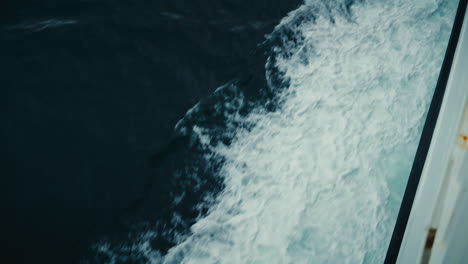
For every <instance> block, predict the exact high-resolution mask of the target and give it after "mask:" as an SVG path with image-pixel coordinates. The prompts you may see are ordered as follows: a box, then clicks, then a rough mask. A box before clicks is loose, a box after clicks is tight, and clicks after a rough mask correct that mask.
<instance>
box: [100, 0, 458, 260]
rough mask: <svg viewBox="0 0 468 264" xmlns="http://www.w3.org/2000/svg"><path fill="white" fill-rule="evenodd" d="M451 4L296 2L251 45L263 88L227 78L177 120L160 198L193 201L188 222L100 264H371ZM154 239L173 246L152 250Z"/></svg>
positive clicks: (384, 240)
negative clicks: (179, 142)
mask: <svg viewBox="0 0 468 264" xmlns="http://www.w3.org/2000/svg"><path fill="white" fill-rule="evenodd" d="M456 6H457V1H432V0H431V1H422V0H420V1H416V0H415V1H403V0H397V1H383V0H381V1H379V0H377V1H355V2H351V1H344V0H343V1H339V0H337V1H316V0H306V1H305V2H304V3H303V4H302V5H301V6H300V7H299V8H298V9H296V10H294V11H292V12H290V13H289V14H288V15H287V16H286V17H284V18H283V19H282V21H281V22H280V23H279V25H277V26H276V27H275V29H274V30H273V32H271V33H270V34H269V35H268V36H267V38H266V40H265V42H264V43H262V46H261V47H262V49H264V50H265V52H266V54H267V56H266V59H265V62H264V65H265V67H264V74H265V79H266V81H267V85H266V87H261V89H259V92H258V94H255V95H254V96H253V95H251V94H249V91H248V88H249V87H250V86H249V80H247V81H245V80H242V79H239V80H234V81H232V82H229V83H226V84H225V85H223V86H221V87H219V88H218V89H217V90H216V91H215V92H214V93H213V94H212V95H211V96H209V97H207V98H206V99H205V100H202V101H201V102H199V103H198V104H196V105H195V106H194V107H193V108H192V109H191V110H190V111H188V113H187V114H186V116H185V117H184V118H183V119H181V120H180V121H179V122H178V124H177V125H176V127H175V131H176V134H177V135H179V136H180V137H186V138H188V139H187V140H188V141H187V144H188V145H190V146H192V147H193V149H192V153H193V152H194V151H195V150H196V155H194V156H193V158H191V160H190V161H189V162H187V163H186V167H184V168H182V169H180V170H179V173H178V174H177V175H178V176H177V177H178V178H177V179H178V180H179V181H180V182H184V181H190V182H191V184H189V185H187V186H185V187H184V188H185V189H184V188H182V189H181V190H179V193H174V195H173V199H174V203H179V202H180V201H182V200H184V196H185V195H186V193H188V192H190V191H191V190H192V191H193V190H196V191H198V190H200V192H202V193H203V199H202V201H201V202H199V203H196V205H195V207H196V208H198V209H199V211H200V213H199V214H198V217H197V218H196V220H195V221H194V223H193V224H190V225H189V227H186V229H184V231H178V230H174V229H172V230H171V228H172V227H171V225H170V224H169V225H167V224H166V225H164V228H162V229H158V230H164V231H163V232H161V231H157V230H155V229H151V228H148V226H145V227H144V228H136V229H135V230H134V231H133V234H134V235H133V236H132V238H131V239H128V240H127V241H124V242H122V241H121V242H119V243H113V242H111V241H100V242H98V243H96V244H94V249H95V251H96V252H97V253H98V254H101V256H103V257H105V259H106V261H107V262H109V263H120V262H121V261H123V260H126V261H128V260H131V259H134V258H136V257H140V258H141V259H142V260H141V261H144V262H147V263H381V262H382V261H383V258H384V256H385V253H386V249H387V246H388V243H389V240H390V236H391V232H392V230H393V226H394V224H395V221H396V217H397V214H398V209H399V206H400V203H401V199H402V195H403V192H404V188H405V185H406V180H407V177H408V175H409V171H410V168H411V165H412V162H413V157H414V155H415V151H416V148H417V144H418V141H419V137H420V133H421V130H422V126H423V123H424V120H425V115H426V112H427V109H428V106H429V103H430V101H431V96H432V93H433V91H434V87H435V84H436V81H437V77H438V72H439V70H440V66H441V63H442V60H443V56H444V53H445V48H446V45H447V42H448V38H449V35H450V30H451V26H452V23H453V18H454V14H455V9H456ZM207 171H209V173H206V172H207ZM206 181H211V182H214V183H213V186H217V188H214V189H216V191H210V190H209V189H208V190H207V189H203V188H202V187H200V186H203V184H204V182H206ZM210 186H211V185H210ZM197 188H198V189H197ZM171 219H172V220H171V223H172V226H177V223H187V222H186V221H185V222H184V217H183V216H181V215H180V214H179V213H178V212H176V211H174V212H172V216H171ZM156 225H157V224H156ZM149 226H151V224H150V225H149ZM187 229H188V231H187ZM161 236H166V237H171V238H172V241H173V242H174V244H175V245H174V246H172V247H170V248H168V249H167V250H164V251H161V250H158V248H157V247H154V244H152V242H151V241H152V240H154V239H157V238H158V237H161Z"/></svg>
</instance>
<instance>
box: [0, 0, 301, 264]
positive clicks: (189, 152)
mask: <svg viewBox="0 0 468 264" xmlns="http://www.w3.org/2000/svg"><path fill="white" fill-rule="evenodd" d="M300 2H301V1H299V0H294V1H286V0H284V1H283V0H278V1H275V2H274V3H272V2H271V1H265V0H258V1H240V0H239V1H238V0H222V1H215V0H212V1H211V0H210V1H207V0H203V1H202V0H197V1H188V0H187V1H186V0H177V1H174V0H152V1H121V0H114V1H111V0H107V1H105V0H97V1H52V0H48V1H41V2H39V1H9V2H7V3H6V4H5V3H4V4H3V5H2V7H1V9H0V87H1V92H2V95H1V98H2V105H3V106H4V107H5V109H4V110H3V111H2V114H3V116H2V120H4V121H3V126H2V127H3V129H2V139H3V142H2V143H3V144H2V145H3V147H2V149H3V150H4V153H3V156H4V158H3V159H2V160H3V162H2V171H1V184H0V186H1V193H2V196H3V197H2V199H1V200H2V204H1V206H2V207H1V208H2V217H1V220H0V226H1V231H0V232H1V234H2V236H1V237H2V240H3V241H2V242H5V243H3V244H6V246H4V247H3V250H2V251H4V252H6V256H7V257H9V258H12V261H11V262H9V263H27V262H34V263H74V262H77V261H78V260H83V259H86V260H88V261H90V262H93V263H102V262H105V261H106V257H105V256H100V255H98V254H97V253H96V252H95V251H93V250H90V245H92V244H93V243H94V242H95V241H100V240H102V239H106V240H109V241H113V243H119V241H125V240H126V239H127V238H128V236H131V235H132V230H133V229H139V228H145V227H144V226H142V225H148V223H149V224H150V225H151V223H156V224H154V226H153V227H152V228H153V229H155V230H158V231H159V232H160V233H161V234H163V235H160V236H158V237H157V238H156V239H154V241H153V242H152V247H153V248H155V249H157V250H158V251H160V252H165V251H166V250H167V249H168V248H170V247H171V246H173V245H174V244H175V241H173V240H172V236H171V235H170V234H164V231H165V230H173V231H174V232H179V233H184V232H188V227H189V226H190V225H191V224H192V223H193V222H194V221H195V218H196V217H197V216H200V215H201V214H203V213H204V212H205V211H206V208H198V207H195V205H197V204H199V202H200V200H201V199H202V198H203V197H205V194H206V193H207V192H211V193H216V192H217V191H219V190H220V189H221V188H222V186H221V183H220V182H218V181H217V180H216V178H214V177H210V175H212V174H213V171H215V170H216V169H217V166H218V165H217V164H205V163H203V162H202V161H200V160H199V159H197V157H198V156H199V155H200V153H201V152H202V150H201V149H200V148H199V146H197V144H195V143H193V142H191V141H190V137H188V136H187V135H184V134H183V133H182V134H180V133H175V132H174V126H175V124H176V123H177V122H178V121H179V120H180V119H181V118H182V117H184V115H185V113H186V111H187V110H188V109H189V108H191V107H192V106H193V105H195V104H196V103H197V102H199V101H200V100H202V102H205V103H206V104H210V100H216V98H214V99H213V98H211V99H210V98H207V96H208V95H209V94H210V93H211V92H212V91H214V89H216V88H217V87H219V86H221V85H223V84H226V83H228V82H229V81H233V82H237V83H240V84H241V86H242V87H244V90H245V91H244V93H245V95H246V96H250V97H251V98H261V97H262V96H268V95H265V94H261V92H260V91H261V90H262V87H265V86H266V83H265V78H264V71H265V67H264V66H265V58H266V56H267V54H266V53H267V52H268V51H267V50H266V49H265V48H264V47H263V46H262V45H259V44H261V43H262V42H263V41H264V39H265V38H264V35H265V34H267V33H269V32H271V31H272V29H273V27H274V26H275V25H276V24H277V23H278V22H279V20H280V19H281V18H283V17H284V16H285V15H286V14H287V13H288V12H289V11H291V10H293V9H295V8H296V7H297V6H298V5H299V4H300ZM270 41H273V42H274V38H273V39H272V40H270ZM270 46H271V45H270ZM232 92H233V93H235V91H232ZM204 98H206V99H204ZM203 100H204V101H203ZM202 104H203V103H202ZM239 111H240V112H241V113H242V111H244V110H243V109H240V110H239ZM245 111H247V110H245ZM206 116H207V121H206V122H214V123H216V122H219V124H220V126H222V125H224V123H223V117H221V116H216V115H214V114H213V113H209V112H208V113H206ZM187 122H190V120H188V121H187ZM198 122H202V121H200V120H198ZM220 140H225V141H226V143H227V144H228V143H229V142H228V141H229V136H226V137H224V138H220ZM199 163H200V164H199ZM188 165H190V166H188ZM184 168H198V169H197V170H199V171H197V173H199V174H202V175H206V177H203V179H204V180H203V181H202V182H201V183H200V182H193V181H191V180H190V179H187V178H184V179H183V180H181V179H180V175H181V174H180V173H181V172H180V171H181V170H183V169H184ZM187 186H189V187H190V186H197V188H188V187H187ZM181 194H183V197H182V198H181V199H180V200H178V202H177V203H175V202H174V197H181V196H180V195H181ZM174 212H178V214H179V215H180V216H181V218H182V219H183V221H179V222H177V223H174V222H173V221H171V217H172V215H173V214H174ZM128 261H129V263H138V262H141V261H143V260H139V259H138V258H133V259H130V260H128Z"/></svg>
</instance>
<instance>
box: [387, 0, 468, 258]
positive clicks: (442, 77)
mask: <svg viewBox="0 0 468 264" xmlns="http://www.w3.org/2000/svg"><path fill="white" fill-rule="evenodd" d="M467 3H468V0H460V2H459V4H458V9H457V14H456V16H455V21H454V24H453V28H452V33H451V34H450V40H449V43H448V46H447V51H446V52H445V57H444V62H443V64H442V68H441V70H440V74H439V79H438V80H437V86H436V88H435V91H434V96H433V98H432V102H431V105H430V107H429V112H428V114H427V119H426V122H425V124H424V128H423V132H422V135H421V140H420V141H419V145H418V149H417V151H416V156H415V158H414V162H413V167H412V168H411V173H410V176H409V179H408V184H407V185H406V190H405V194H404V196H403V201H402V203H401V207H400V212H399V213H398V218H397V221H396V225H395V229H394V230H393V234H392V239H391V240H390V245H389V247H388V251H387V256H386V257H385V264H393V263H396V261H397V258H398V253H399V251H400V247H401V242H402V240H403V235H404V234H405V229H406V225H407V224H408V218H409V215H410V212H411V207H412V205H413V201H414V196H415V194H416V190H417V188H418V184H419V179H420V178H421V173H422V170H423V167H424V163H425V161H426V157H427V152H428V150H429V146H430V144H431V139H432V135H433V133H434V128H435V125H436V122H437V118H438V116H439V111H440V106H441V104H442V99H443V98H444V93H445V88H446V86H447V81H448V78H449V75H450V69H451V68H452V62H453V57H454V55H455V50H456V48H457V44H458V39H459V37H460V31H461V28H462V25H463V19H464V16H465V11H466V7H467ZM467 26H468V25H467Z"/></svg>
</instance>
